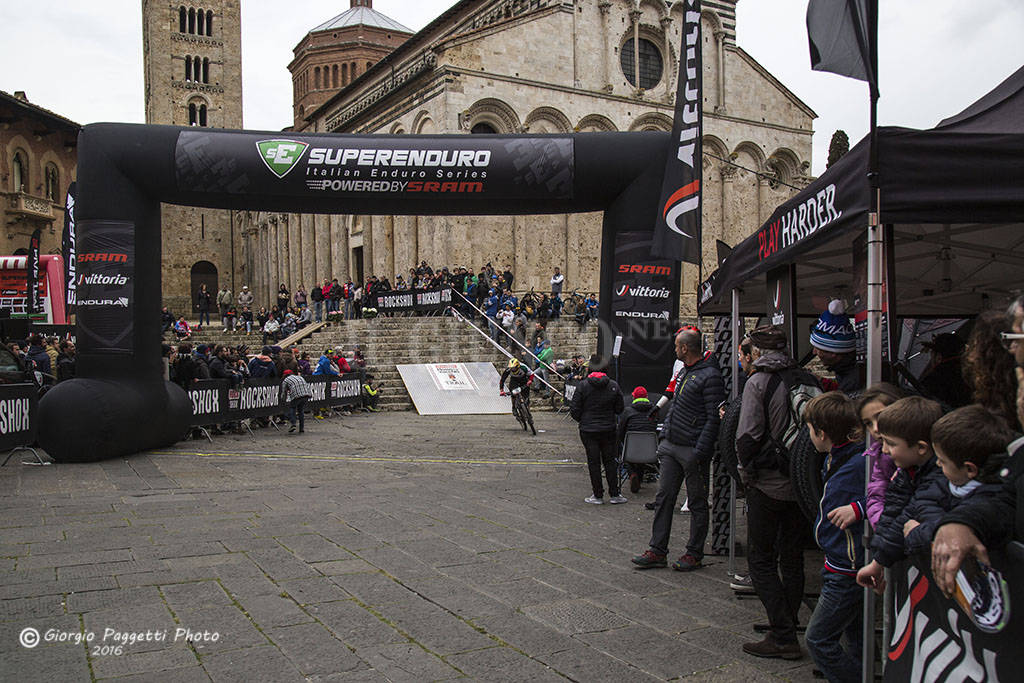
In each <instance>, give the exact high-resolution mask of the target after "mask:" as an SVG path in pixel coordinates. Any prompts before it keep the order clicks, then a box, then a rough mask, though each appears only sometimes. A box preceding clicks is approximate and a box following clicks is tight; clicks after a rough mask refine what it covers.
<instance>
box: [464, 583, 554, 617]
mask: <svg viewBox="0 0 1024 683" xmlns="http://www.w3.org/2000/svg"><path fill="white" fill-rule="evenodd" d="M480 592H482V593H485V594H486V595H489V596H490V597H492V598H494V599H496V600H500V601H501V602H503V603H505V604H508V605H512V606H515V607H520V608H523V609H524V611H526V610H525V608H527V607H529V606H531V605H544V604H549V603H552V602H559V601H563V600H566V599H568V598H572V597H574V596H572V595H570V594H568V593H566V592H565V591H562V590H558V589H557V588H553V587H551V586H549V585H547V584H544V583H541V582H540V581H537V580H536V579H533V578H525V579H515V580H513V581H509V582H507V583H495V584H489V585H486V586H482V587H481V588H480Z"/></svg>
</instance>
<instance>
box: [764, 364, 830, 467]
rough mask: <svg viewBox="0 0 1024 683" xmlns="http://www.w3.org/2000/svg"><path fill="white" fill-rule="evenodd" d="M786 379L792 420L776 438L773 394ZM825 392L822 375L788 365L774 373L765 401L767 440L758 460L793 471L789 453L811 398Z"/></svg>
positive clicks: (766, 391) (765, 392)
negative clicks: (788, 366) (780, 435)
mask: <svg viewBox="0 0 1024 683" xmlns="http://www.w3.org/2000/svg"><path fill="white" fill-rule="evenodd" d="M783 383H785V387H786V399H787V401H788V404H789V421H788V422H787V424H786V429H785V430H784V431H783V432H782V437H781V438H776V437H774V436H773V435H772V433H771V428H770V427H771V416H770V410H769V408H770V405H771V400H772V397H773V396H775V392H776V391H778V389H779V385H780V384H783ZM823 393H824V392H823V391H822V390H821V385H820V384H819V383H818V379H817V378H816V377H815V376H814V375H812V374H811V373H809V372H807V371H806V370H802V369H800V368H787V369H785V370H780V371H778V372H775V373H773V374H772V377H771V379H769V380H768V385H767V386H766V387H765V391H764V397H763V399H762V401H763V404H762V405H763V408H764V424H765V437H766V440H765V444H764V446H763V447H762V449H761V454H760V456H759V458H758V460H759V461H760V462H762V463H764V465H765V467H764V469H777V470H779V471H780V472H783V473H785V474H789V454H790V450H791V449H792V448H793V444H794V443H795V442H796V437H797V436H798V435H799V434H800V427H801V426H803V415H804V409H806V408H807V404H808V403H809V402H810V401H811V399H813V398H815V397H816V396H821V394H823Z"/></svg>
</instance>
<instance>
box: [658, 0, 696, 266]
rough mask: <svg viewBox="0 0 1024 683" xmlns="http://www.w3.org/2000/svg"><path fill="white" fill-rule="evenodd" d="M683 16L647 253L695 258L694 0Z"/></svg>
mask: <svg viewBox="0 0 1024 683" xmlns="http://www.w3.org/2000/svg"><path fill="white" fill-rule="evenodd" d="M683 18H684V25H683V42H682V47H681V49H680V51H679V54H680V59H679V89H678V90H677V92H676V112H675V121H674V123H673V125H672V138H671V145H672V147H671V149H670V150H669V155H668V159H667V161H666V162H665V174H664V176H663V179H662V185H661V201H659V202H658V218H657V221H658V222H657V224H656V225H655V228H654V244H653V246H652V248H651V253H652V256H654V257H655V258H668V259H675V260H679V261H686V262H688V263H700V260H701V186H700V185H701V169H702V166H703V164H702V159H703V149H702V142H701V136H702V135H703V128H704V121H703V111H702V105H701V103H702V102H703V97H702V94H701V93H702V90H703V89H702V88H701V71H702V69H701V61H702V60H701V53H700V50H701V28H700V0H686V1H685V11H684V13H683Z"/></svg>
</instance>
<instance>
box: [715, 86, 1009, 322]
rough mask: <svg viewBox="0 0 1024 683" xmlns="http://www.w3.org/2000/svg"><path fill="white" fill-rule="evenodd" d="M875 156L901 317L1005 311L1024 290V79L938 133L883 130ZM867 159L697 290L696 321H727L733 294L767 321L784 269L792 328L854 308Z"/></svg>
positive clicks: (864, 149)
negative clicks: (775, 280)
mask: <svg viewBox="0 0 1024 683" xmlns="http://www.w3.org/2000/svg"><path fill="white" fill-rule="evenodd" d="M878 150H879V151H878V156H879V185H880V191H881V222H882V224H884V225H886V226H887V231H888V233H889V235H891V237H892V243H891V245H890V253H891V254H892V255H893V259H892V260H893V263H891V264H890V268H889V276H890V277H889V278H886V280H887V281H888V282H887V284H888V286H889V293H888V294H889V301H890V302H891V304H895V306H896V312H897V313H898V315H899V316H901V317H936V316H970V315H976V314H977V313H978V312H980V311H982V310H985V309H987V308H998V307H1000V306H1003V305H1005V304H1006V303H1008V302H1009V300H1010V299H1011V298H1012V296H1013V294H1014V292H1015V290H1019V289H1020V288H1021V286H1022V285H1024V276H1022V273H1024V271H1022V266H1024V67H1022V68H1021V69H1018V70H1017V71H1016V72H1015V73H1014V74H1013V75H1012V76H1010V77H1009V78H1007V79H1006V80H1005V81H1004V82H1003V83H1001V84H1000V85H999V86H998V87H997V88H995V89H994V90H993V91H992V92H990V93H989V94H987V95H985V96H984V97H983V98H981V99H980V100H978V101H977V102H976V103H974V104H973V105H971V106H970V107H968V108H967V109H965V110H964V111H963V112H961V113H960V114H958V115H956V116H954V117H952V118H949V119H946V120H944V121H942V122H941V123H940V124H939V125H938V126H936V127H935V128H933V129H931V130H925V131H920V130H912V129H908V128H898V127H882V128H880V129H879V131H878ZM868 152H869V141H868V140H867V139H864V140H862V141H861V142H860V143H859V144H858V145H857V146H856V147H854V148H853V149H851V150H850V151H849V152H848V153H847V154H846V155H845V156H844V157H843V158H842V159H840V160H839V161H838V162H837V163H835V164H833V166H832V167H831V168H829V169H828V170H827V171H826V172H825V173H824V174H822V175H821V177H819V178H818V179H817V180H815V181H814V182H813V183H811V184H810V185H808V186H807V187H806V188H804V190H802V191H801V192H800V193H799V194H797V195H796V196H795V197H793V198H792V199H790V200H789V201H788V202H786V203H785V204H783V205H782V206H780V207H779V208H778V209H776V211H775V212H774V213H773V214H772V216H771V218H769V219H768V221H767V222H765V223H764V224H763V225H762V226H761V227H760V228H759V229H758V230H757V232H755V233H754V234H753V235H751V236H750V237H748V238H747V239H745V240H744V241H743V242H741V243H740V244H738V245H737V246H736V248H735V249H734V250H733V251H732V253H731V254H730V255H729V256H728V257H727V258H726V259H725V261H724V262H723V263H722V264H721V266H720V267H719V268H718V270H716V271H715V272H714V273H713V274H712V275H711V276H710V277H709V278H708V279H707V280H706V281H705V282H704V283H702V285H701V290H700V305H699V310H700V312H701V313H702V314H705V315H706V314H725V313H727V312H729V311H730V308H731V302H730V293H731V292H732V291H733V290H738V292H739V297H738V298H739V311H738V312H739V313H742V314H744V315H764V312H765V308H766V303H767V301H768V296H769V294H768V292H767V279H768V278H767V277H766V274H767V273H768V272H769V271H771V270H773V269H775V268H779V267H781V266H787V265H792V266H794V267H795V272H794V280H795V287H794V290H793V291H794V294H795V297H794V311H795V314H796V315H797V316H817V314H818V313H820V312H821V311H822V310H823V309H824V306H825V305H826V304H827V301H828V299H829V298H830V297H833V296H841V297H844V298H846V299H848V300H851V301H852V300H854V299H856V298H857V292H856V291H855V285H856V284H857V283H856V282H855V281H856V280H857V279H858V278H857V275H858V274H857V272H855V271H856V270H859V269H856V268H855V262H858V261H859V257H860V256H861V254H859V253H856V254H855V252H861V251H863V250H862V249H860V248H859V246H860V244H859V241H862V240H863V239H864V234H865V228H866V226H867V225H868V212H869V206H870V203H871V202H870V192H869V188H868V180H867V168H868ZM855 244H856V245H857V247H855ZM893 275H895V280H891V278H892V276H893Z"/></svg>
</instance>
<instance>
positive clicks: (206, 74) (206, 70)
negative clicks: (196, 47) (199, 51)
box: [203, 57, 210, 83]
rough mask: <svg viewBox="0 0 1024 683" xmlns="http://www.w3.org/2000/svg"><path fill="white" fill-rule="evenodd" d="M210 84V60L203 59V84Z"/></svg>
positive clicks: (207, 58)
mask: <svg viewBox="0 0 1024 683" xmlns="http://www.w3.org/2000/svg"><path fill="white" fill-rule="evenodd" d="M209 82H210V59H209V57H203V83H209Z"/></svg>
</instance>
